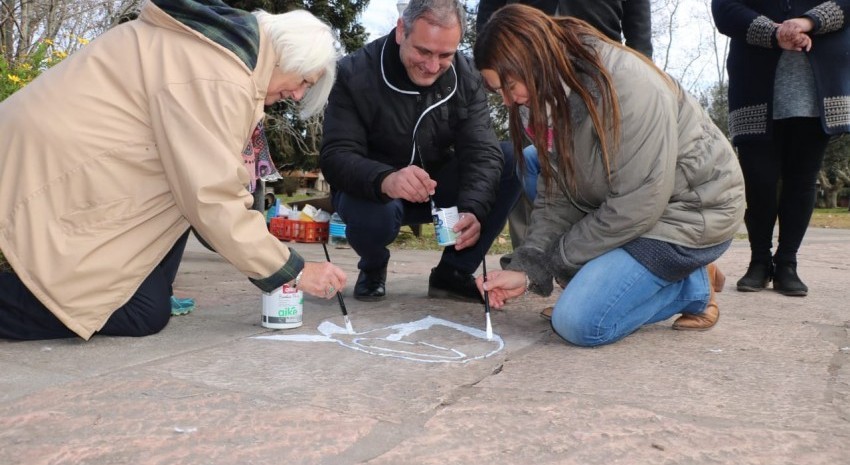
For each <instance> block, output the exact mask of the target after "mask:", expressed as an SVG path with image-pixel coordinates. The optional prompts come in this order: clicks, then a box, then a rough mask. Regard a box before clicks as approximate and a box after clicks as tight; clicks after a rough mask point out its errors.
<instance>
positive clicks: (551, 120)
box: [475, 5, 744, 346]
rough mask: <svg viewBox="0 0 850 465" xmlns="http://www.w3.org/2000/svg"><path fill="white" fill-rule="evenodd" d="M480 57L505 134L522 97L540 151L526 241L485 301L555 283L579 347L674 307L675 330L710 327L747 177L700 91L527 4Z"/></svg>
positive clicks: (567, 327) (517, 131) (483, 40)
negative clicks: (504, 111) (502, 109)
mask: <svg viewBox="0 0 850 465" xmlns="http://www.w3.org/2000/svg"><path fill="white" fill-rule="evenodd" d="M475 62H476V66H477V67H478V68H479V69H480V70H481V74H482V76H483V77H484V80H485V81H486V83H487V85H488V87H490V88H491V89H492V90H494V91H497V92H499V93H500V94H501V95H502V97H503V99H504V101H505V104H506V106H508V108H509V112H510V129H511V139H512V140H514V141H516V142H515V143H516V144H517V145H519V144H521V143H522V140H521V136H522V134H523V123H522V122H521V121H520V117H519V107H520V106H525V107H527V108H528V110H529V133H530V134H533V135H532V137H531V138H532V141H533V143H534V145H535V147H536V148H537V151H538V153H539V154H542V155H540V158H541V159H540V164H541V168H542V170H541V181H542V182H539V183H538V186H539V189H538V196H537V199H536V201H535V205H534V212H533V213H532V218H531V224H530V226H529V229H530V233H529V237H528V239H527V241H526V242H525V244H524V245H523V246H522V247H520V248H518V249H517V250H516V251H514V257H513V261H512V262H511V263H510V265H509V266H508V269H507V270H506V271H496V272H493V273H491V274H490V276H489V277H488V282H487V284H486V290H487V292H489V293H490V299H491V302H492V303H493V306H494V307H496V308H499V307H501V306H503V305H504V304H505V302H506V301H507V300H508V299H511V298H514V297H517V296H520V295H522V294H523V293H524V292H526V291H532V292H536V293H538V294H542V295H548V294H549V293H551V291H552V288H553V285H552V279H553V278H554V279H556V280H557V281H558V282H559V283H560V284H561V285H562V286H566V288H565V290H564V292H563V294H562V295H561V297H560V298H559V299H558V302H557V304H556V305H555V308H554V311H553V314H552V325H553V327H554V329H555V331H556V332H557V333H558V334H559V335H561V337H563V338H564V339H566V340H568V341H570V342H572V343H574V344H577V345H582V346H595V345H602V344H609V343H612V342H615V341H617V340H619V339H621V338H623V337H625V336H627V335H629V334H631V333H632V332H634V331H635V330H637V329H638V328H640V327H641V326H642V325H645V324H651V323H655V322H659V321H662V320H666V319H668V318H670V317H671V316H673V315H676V314H679V313H681V314H682V316H681V317H680V318H679V319H678V320H676V322H675V323H674V325H673V327H674V328H675V329H688V330H705V329H708V328H710V327H712V326H713V325H714V324H715V323H716V322H717V319H718V318H719V310H718V307H717V303H716V302H715V300H714V292H715V289H716V290H720V289H721V288H722V281H723V277H722V274H721V273H720V272H719V271H718V270H717V268H716V266H714V265H713V262H714V261H715V260H716V259H717V258H719V257H720V255H721V254H722V253H723V252H724V251H725V250H726V248H727V247H728V246H729V244H730V242H731V240H732V237H733V235H734V234H735V232H736V231H737V229H738V227H739V226H740V224H741V221H742V219H743V213H744V182H743V177H742V175H741V172H740V168H739V167H738V162H737V160H736V157H735V153H734V151H733V149H732V147H731V145H730V144H729V142H728V141H727V140H726V138H725V137H724V135H723V134H722V132H721V131H720V130H719V129H718V128H717V127H716V126H715V125H714V124H713V123H712V121H711V119H710V118H709V117H708V115H707V114H706V113H705V111H704V110H703V109H702V108H701V107H700V106H699V104H698V103H697V102H696V100H695V99H694V98H693V97H691V96H689V95H687V94H686V93H685V92H684V91H683V90H682V89H681V88H680V87H679V86H678V84H676V83H675V82H674V81H673V80H672V79H671V78H670V77H668V76H667V75H665V74H664V73H663V72H661V71H660V70H658V68H656V67H655V66H654V65H653V64H652V63H651V62H650V61H649V60H647V59H646V58H644V57H642V56H640V55H639V54H637V53H635V52H633V51H630V50H628V49H626V48H625V47H623V46H621V45H619V44H616V43H614V42H612V41H610V40H609V39H607V38H605V37H604V36H602V35H601V34H599V33H598V32H597V31H595V30H594V29H592V28H591V27H590V26H589V25H587V23H584V22H583V21H579V20H576V19H573V18H551V17H548V16H547V15H545V14H543V13H541V12H539V11H537V10H535V9H533V8H529V7H526V6H521V5H512V6H508V7H505V8H503V9H502V10H500V11H499V12H497V13H496V14H495V15H494V16H493V17H492V18H491V19H490V21H489V22H488V24H487V26H485V28H484V30H483V31H481V32H480V34H479V36H478V40H477V43H476V46H475ZM550 129H551V133H552V139H551V148H550V143H549V140H548V139H549V138H548V136H547V134H548V133H549V132H550ZM516 149H517V150H518V149H519V147H516ZM543 154H545V155H543ZM478 283H479V288H480V289H481V290H482V292H484V291H485V286H484V283H483V279H482V278H479V279H478ZM567 284H568V285H567Z"/></svg>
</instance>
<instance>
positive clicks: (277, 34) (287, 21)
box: [254, 10, 339, 118]
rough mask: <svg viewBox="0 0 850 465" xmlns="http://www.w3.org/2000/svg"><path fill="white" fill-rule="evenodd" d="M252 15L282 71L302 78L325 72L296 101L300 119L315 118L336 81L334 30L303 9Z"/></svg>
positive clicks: (336, 51) (263, 12) (337, 53)
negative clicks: (265, 36) (269, 43)
mask: <svg viewBox="0 0 850 465" xmlns="http://www.w3.org/2000/svg"><path fill="white" fill-rule="evenodd" d="M254 15H255V16H256V17H257V21H258V22H259V23H260V27H262V28H263V30H264V31H265V33H266V35H268V36H269V38H270V39H271V43H272V48H274V51H275V53H276V54H277V57H278V63H279V64H278V67H279V68H280V70H281V71H283V72H285V73H289V72H297V73H299V74H301V75H302V76H308V75H311V74H313V73H316V72H319V71H324V74H322V77H321V78H320V79H319V80H318V81H317V82H316V83H315V84H314V85H313V86H312V87H311V88H310V89H309V90H307V92H306V93H305V94H304V98H303V99H301V102H299V107H300V109H301V116H302V117H304V118H307V117H310V116H312V115H315V114H316V113H318V112H319V111H321V110H322V109H323V108H324V106H325V104H326V103H327V101H328V95H330V93H331V87H333V83H334V79H335V78H336V61H337V59H338V58H339V51H338V50H339V49H338V47H337V39H336V36H335V35H334V32H333V29H331V27H330V26H329V25H328V24H326V23H324V22H323V21H321V20H320V19H318V18H316V17H315V16H313V15H312V14H311V13H310V12H308V11H305V10H293V11H290V12H287V13H283V14H279V15H273V14H269V13H267V12H265V11H262V10H259V11H255V12H254Z"/></svg>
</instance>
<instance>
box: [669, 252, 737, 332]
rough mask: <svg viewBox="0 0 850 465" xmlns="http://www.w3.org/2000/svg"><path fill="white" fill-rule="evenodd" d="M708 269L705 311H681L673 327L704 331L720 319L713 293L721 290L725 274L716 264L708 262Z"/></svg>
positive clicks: (682, 329) (681, 329)
mask: <svg viewBox="0 0 850 465" xmlns="http://www.w3.org/2000/svg"><path fill="white" fill-rule="evenodd" d="M706 268H707V271H708V289H709V297H708V305H706V306H705V311H703V312H702V313H683V314H682V316H680V317H679V318H678V319H676V321H675V322H673V329H678V330H680V331H705V330H708V329H711V327H712V326H714V325H715V324H716V323H717V320H719V319H720V308H719V307H718V306H717V300H715V298H714V297H715V295H714V294H715V293H717V292H722V291H723V284H724V283H725V282H726V276H723V273H721V272H720V270H719V269H718V268H717V265H715V264H714V263H710V264H709V265H708V266H707V267H706Z"/></svg>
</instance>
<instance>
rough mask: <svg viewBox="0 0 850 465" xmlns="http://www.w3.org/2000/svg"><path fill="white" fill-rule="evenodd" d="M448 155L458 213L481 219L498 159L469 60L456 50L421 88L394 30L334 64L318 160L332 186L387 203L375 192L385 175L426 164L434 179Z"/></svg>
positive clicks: (481, 91)
mask: <svg viewBox="0 0 850 465" xmlns="http://www.w3.org/2000/svg"><path fill="white" fill-rule="evenodd" d="M382 56H383V62H382ZM439 102H442V103H439ZM420 118H421V120H420ZM417 122H418V124H417ZM414 131H415V140H416V149H415V152H414V143H413V142H414ZM452 158H457V160H458V166H459V170H460V184H459V194H458V199H457V207H458V210H459V211H464V212H470V213H473V214H474V215H475V216H476V218H478V221H484V219H485V218H486V217H487V214H488V212H489V211H490V208H491V207H492V205H493V202H494V200H495V198H496V189H497V187H498V185H499V179H500V177H501V174H502V169H503V165H504V158H503V156H502V152H501V150H500V149H499V144H498V141H497V140H496V135H495V133H494V132H493V128H492V126H491V122H490V113H489V107H488V106H487V96H486V94H485V92H484V87H483V83H482V79H481V75H480V74H479V73H478V71H477V70H476V69H475V67H474V66H473V64H472V61H471V60H470V59H469V58H468V57H466V56H464V55H462V54H460V53H456V54H455V58H454V66H453V67H452V68H449V69H448V70H447V71H446V72H445V74H443V75H442V76H440V78H439V79H437V81H436V82H435V83H434V84H433V85H431V86H430V87H427V88H423V87H418V86H416V85H415V84H413V82H412V81H410V79H409V78H408V77H407V72H406V71H405V69H404V66H403V65H402V63H401V59H400V58H399V47H398V44H396V41H395V29H394V30H392V31H391V32H390V33H389V34H388V35H387V36H384V37H382V38H380V39H378V40H375V41H373V42H371V43H369V44H367V45H366V46H365V47H363V48H362V49H360V50H358V51H357V52H354V53H352V54H350V55H348V56H346V57H345V58H343V59H342V60H340V62H339V65H338V74H337V80H336V83H335V84H334V87H333V90H332V91H331V94H330V98H329V100H328V107H327V109H326V110H325V121H324V128H323V137H322V150H321V154H320V156H319V166H320V167H321V169H322V173H323V174H324V176H325V179H327V181H328V183H330V185H331V189H333V190H336V191H341V192H345V193H346V194H348V195H352V196H355V197H360V198H363V199H367V200H373V201H376V202H388V201H390V198H389V197H387V196H386V195H384V194H382V193H381V182H382V181H383V180H384V178H385V177H386V176H387V175H389V174H390V173H392V172H394V171H397V170H399V169H401V168H404V167H406V166H408V165H411V164H414V165H417V166H420V167H422V166H423V162H424V169H425V170H426V171H428V173H429V174H430V175H431V176H432V178H433V177H434V176H435V174H436V173H437V172H438V171H439V170H440V168H441V167H442V166H443V165H444V164H445V163H446V162H447V161H449V160H450V159H452ZM437 189H438V190H439V189H440V186H439V185H438V186H437Z"/></svg>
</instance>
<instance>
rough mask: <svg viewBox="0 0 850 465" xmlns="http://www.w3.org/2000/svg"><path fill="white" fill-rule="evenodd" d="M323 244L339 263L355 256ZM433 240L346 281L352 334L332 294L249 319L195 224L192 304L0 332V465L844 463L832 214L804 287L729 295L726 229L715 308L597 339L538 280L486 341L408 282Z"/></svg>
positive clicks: (847, 426)
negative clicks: (558, 318)
mask: <svg viewBox="0 0 850 465" xmlns="http://www.w3.org/2000/svg"><path fill="white" fill-rule="evenodd" d="M295 247H296V248H297V249H298V250H299V251H300V252H301V253H302V254H303V255H305V257H307V258H308V259H311V260H321V259H323V258H324V255H323V253H322V250H321V247H320V246H318V245H316V244H297V245H295ZM331 255H332V258H333V259H334V261H335V262H336V263H338V264H340V265H341V266H342V267H343V268H344V269H345V270H346V271H348V272H349V279H350V280H351V281H352V282H353V280H354V279H355V277H356V266H355V263H356V257H355V255H354V253H353V252H352V251H351V250H345V249H343V250H333V249H332V250H331ZM437 258H438V256H437V253H435V252H424V251H399V250H397V251H394V252H393V257H392V262H391V265H390V274H389V278H388V289H389V292H390V297H389V298H388V299H387V300H386V301H385V302H382V303H379V304H365V303H362V302H358V301H356V300H354V299H353V298H351V297H350V292H351V291H350V288H351V286H349V289H347V299H346V304H347V306H348V309H349V312H350V314H351V317H352V322H353V323H354V327H355V330H356V331H357V332H358V333H360V334H359V335H358V336H357V337H354V336H345V335H339V334H330V336H329V337H325V336H322V335H321V334H320V333H319V331H318V330H317V327H318V326H319V324H320V323H322V322H329V323H326V324H325V325H324V326H323V328H331V329H332V328H334V326H332V325H331V323H332V324H333V325H337V326H342V325H343V323H342V318H341V316H340V312H339V308H338V306H337V303H336V301H335V300H329V301H323V300H319V299H314V298H309V297H308V298H307V299H305V303H304V312H305V313H304V325H303V326H302V327H300V328H297V329H290V330H279V331H273V330H268V329H265V328H263V327H261V326H260V324H259V321H260V313H261V304H260V292H259V291H258V290H257V289H256V288H254V287H253V286H252V285H251V284H250V283H249V282H248V281H247V280H246V279H245V278H243V277H242V276H241V275H240V274H239V273H238V272H237V271H236V270H235V269H233V268H232V267H231V266H230V265H228V264H227V263H225V262H223V261H222V260H221V259H220V258H219V257H218V256H217V255H215V254H213V253H210V252H208V251H206V250H205V249H203V248H202V247H200V246H199V245H198V244H197V243H194V242H191V243H190V247H189V248H188V250H187V252H186V254H185V257H184V262H183V264H182V266H181V272H180V275H179V277H178V281H177V283H176V286H177V287H176V290H175V293H176V295H177V296H179V297H187V296H191V297H195V298H196V299H197V302H198V305H197V308H196V310H195V311H194V312H193V313H191V314H189V315H187V316H181V317H175V318H173V319H172V321H171V322H170V324H169V325H168V327H167V328H166V329H165V330H164V331H163V332H162V333H160V334H158V335H155V336H151V337H146V338H140V339H131V338H110V337H95V338H94V339H92V340H91V341H89V342H82V341H79V340H60V341H45V342H0V373H2V375H0V464H3V465H13V464H26V465H37V464H97V465H100V464H168V465H174V464H222V465H224V464H227V465H241V464H287V465H289V464H329V465H330V464H370V465H383V464H388V465H389V464H391V465H398V464H483V463H486V464H491V465H492V464H508V465H513V464H531V463H533V464H582V465H586V464H604V465H612V464H630V465H631V464H771V465H773V464H807V465H808V464H828V465H834V464H850V337H848V328H850V303H848V300H850V292H848V290H847V287H848V286H847V283H848V281H847V276H848V269H850V231H835V230H823V229H815V230H810V232H809V234H808V237H807V240H806V243H805V244H804V247H803V249H802V250H801V253H800V262H801V266H800V270H799V271H800V275H801V277H802V278H803V279H804V280H805V281H806V282H807V284H808V285H809V287H810V289H811V293H810V295H809V296H808V297H805V298H798V297H784V296H781V295H779V294H777V293H775V292H773V291H764V292H761V293H739V292H736V291H735V289H734V283H735V281H737V279H738V278H740V276H741V275H742V274H743V272H744V270H745V268H746V264H747V260H748V258H749V253H748V247H747V244H746V241H745V240H743V239H738V240H736V241H735V243H734V245H733V246H732V248H731V249H730V250H729V252H728V253H727V254H726V255H725V256H724V257H723V258H722V259H721V260H720V265H721V268H722V270H723V271H724V272H725V273H726V275H727V284H726V290H725V292H723V293H722V294H720V295H719V296H718V298H719V303H720V309H721V319H720V322H719V323H718V326H717V327H715V328H714V329H713V330H711V331H707V332H703V333H684V332H677V331H672V330H671V329H670V323H671V321H667V322H663V323H659V324H656V325H652V326H649V327H645V328H643V329H641V330H640V331H638V332H636V333H635V334H633V335H631V336H629V337H628V338H626V339H625V340H623V341H621V342H619V343H617V344H614V345H611V346H606V347H601V348H596V349H583V348H578V347H575V346H571V345H569V344H566V343H564V342H563V341H562V340H560V339H559V338H558V337H557V336H555V335H554V334H553V332H552V330H551V329H550V327H549V325H548V323H547V322H546V321H545V320H543V319H542V318H540V317H539V316H538V312H539V311H540V309H541V308H542V307H543V306H544V305H546V304H547V302H550V301H551V299H542V298H534V297H525V298H524V299H523V300H521V301H518V302H517V303H515V304H513V305H512V306H510V307H509V308H508V309H506V310H504V311H495V312H494V313H493V325H494V328H495V332H496V333H497V335H498V336H499V337H497V338H495V339H494V341H486V339H482V338H481V333H480V331H477V330H480V329H483V327H484V315H483V309H482V308H481V307H480V306H478V305H472V304H462V303H453V302H448V301H442V300H431V299H428V298H427V297H426V295H425V294H426V288H427V277H428V272H429V270H430V267H432V266H433V265H434V264H435V263H436V261H437ZM498 258H499V257H498V256H496V255H492V256H488V265H489V266H490V267H491V269H496V268H497V266H498ZM429 315H430V316H432V317H434V318H437V319H439V320H435V319H432V320H427V321H430V322H432V323H434V322H436V324H435V325H434V326H431V327H430V328H428V329H425V330H421V331H416V332H412V331H409V332H408V333H405V332H404V331H403V329H404V328H407V329H410V328H411V327H410V326H409V325H408V326H404V325H403V324H405V323H411V322H415V321H419V320H421V319H423V318H426V317H427V316H429ZM449 322H451V323H449ZM394 325H401V326H395V327H394ZM459 325H464V326H459ZM400 328H401V329H400ZM469 328H475V329H469ZM476 329H477V330H476ZM326 332H327V331H326ZM260 335H283V336H293V335H299V337H301V338H302V339H303V340H301V341H280V340H265V339H257V338H254V336H260ZM500 338H501V339H500ZM320 340H323V341H324V342H320ZM500 341H503V342H504V346H503V347H502V346H501V344H500Z"/></svg>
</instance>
